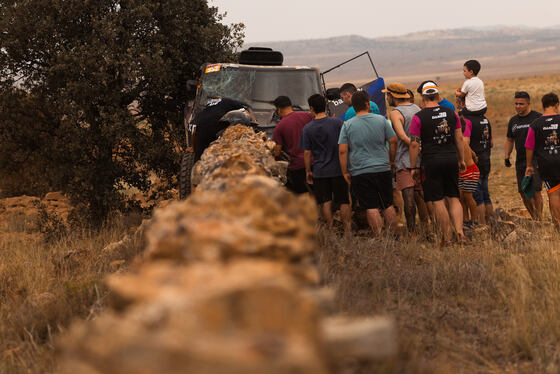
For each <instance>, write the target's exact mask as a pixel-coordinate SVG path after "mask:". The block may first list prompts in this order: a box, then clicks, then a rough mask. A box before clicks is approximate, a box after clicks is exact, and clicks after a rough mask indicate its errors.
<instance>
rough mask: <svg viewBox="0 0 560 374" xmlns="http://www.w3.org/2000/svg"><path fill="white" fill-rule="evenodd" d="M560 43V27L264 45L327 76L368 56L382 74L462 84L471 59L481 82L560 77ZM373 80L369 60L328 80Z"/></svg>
mask: <svg viewBox="0 0 560 374" xmlns="http://www.w3.org/2000/svg"><path fill="white" fill-rule="evenodd" d="M559 44H560V25H559V26H555V27H550V28H546V29H537V28H529V27H522V26H515V27H506V26H498V27H491V28H479V29H449V30H430V31H424V32H417V33H411V34H407V35H401V36H394V37H380V38H366V37H362V36H357V35H348V36H340V37H333V38H324V39H307V40H305V39H304V40H298V41H285V42H270V43H258V45H259V46H267V47H271V48H274V49H275V50H279V51H281V52H282V53H283V54H284V63H285V64H286V65H310V66H318V67H319V68H320V69H321V70H322V71H324V70H326V69H328V68H330V67H332V66H335V65H337V64H339V63H341V62H343V61H345V60H347V59H349V58H352V57H353V56H356V55H358V54H360V53H362V52H365V51H368V52H369V53H370V55H371V57H372V59H373V62H374V64H375V67H376V69H377V71H378V72H379V75H381V76H383V77H385V78H391V79H399V80H402V81H403V82H412V81H419V80H424V78H425V79H438V80H440V81H446V80H461V79H463V77H462V65H463V63H464V62H465V61H466V60H468V59H477V60H479V61H480V62H481V64H482V72H481V77H483V76H485V77H486V78H500V77H515V76H527V75H542V74H548V73H557V72H560V45H559ZM248 46H255V45H254V44H253V45H248ZM372 77H375V74H374V72H373V69H372V68H371V66H370V64H369V61H368V60H367V57H362V58H361V59H357V60H355V61H354V62H352V63H350V64H347V65H345V66H344V67H342V68H340V69H337V70H335V71H333V72H332V73H329V74H327V76H326V78H327V83H330V84H331V85H335V84H338V83H340V82H342V81H345V80H358V81H366V80H371V79H372ZM426 77H427V78H426Z"/></svg>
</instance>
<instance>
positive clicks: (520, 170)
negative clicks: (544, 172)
mask: <svg viewBox="0 0 560 374" xmlns="http://www.w3.org/2000/svg"><path fill="white" fill-rule="evenodd" d="M533 164H534V166H535V174H533V188H534V189H535V191H542V180H541V176H540V175H539V170H538V169H537V164H536V163H533ZM526 169H527V163H526V162H523V163H521V162H520V163H518V164H515V173H516V174H517V191H519V193H523V189H522V188H521V182H522V181H523V177H525V170H526Z"/></svg>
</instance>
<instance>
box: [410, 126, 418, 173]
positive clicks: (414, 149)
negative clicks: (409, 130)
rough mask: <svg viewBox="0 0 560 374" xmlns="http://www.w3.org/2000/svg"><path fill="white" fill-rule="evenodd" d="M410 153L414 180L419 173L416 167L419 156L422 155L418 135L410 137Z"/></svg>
mask: <svg viewBox="0 0 560 374" xmlns="http://www.w3.org/2000/svg"><path fill="white" fill-rule="evenodd" d="M408 150H409V153H410V167H411V169H412V173H411V174H412V177H413V178H414V177H415V176H416V174H417V173H418V170H416V165H417V164H418V156H419V155H420V137H419V136H417V135H411V136H410V145H409V146H408Z"/></svg>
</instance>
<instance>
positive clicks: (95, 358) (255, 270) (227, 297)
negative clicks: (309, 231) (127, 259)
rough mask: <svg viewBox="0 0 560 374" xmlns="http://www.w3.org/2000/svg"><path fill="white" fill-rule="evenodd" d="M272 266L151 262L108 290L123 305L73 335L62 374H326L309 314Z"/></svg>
mask: <svg viewBox="0 0 560 374" xmlns="http://www.w3.org/2000/svg"><path fill="white" fill-rule="evenodd" d="M284 268H285V267H284V266H283V265H282V264H280V263H277V262H276V263H275V262H262V261H239V262H235V263H232V264H228V265H223V264H197V265H189V266H184V265H173V264H170V263H166V262H162V261H160V262H156V263H153V264H147V265H145V266H144V267H143V268H142V269H141V270H140V271H139V272H138V273H137V274H127V275H121V276H118V277H114V278H112V279H111V280H110V281H109V284H110V287H111V289H112V290H113V292H114V293H116V294H117V295H118V296H119V297H122V298H127V299H128V301H129V302H130V304H129V305H128V306H127V307H125V308H124V310H123V309H121V313H120V314H115V313H106V314H104V315H103V316H101V317H100V318H98V319H96V320H94V321H93V322H91V323H80V324H77V325H75V326H74V327H73V328H72V329H71V331H70V333H69V334H68V335H66V336H65V337H64V338H63V342H62V344H63V347H64V349H63V350H62V353H61V354H62V363H63V365H62V372H63V373H74V372H76V370H77V369H78V368H80V369H81V368H84V369H83V370H84V371H83V372H91V373H114V374H120V373H127V374H128V373H166V374H174V373H226V372H227V373H294V372H301V373H326V372H327V369H326V366H325V364H324V362H325V358H324V350H323V345H322V343H321V335H320V334H321V331H320V327H319V319H318V312H317V308H316V305H315V303H314V302H313V300H312V299H310V298H309V297H307V296H306V295H304V294H303V293H301V292H300V291H299V290H298V286H297V282H295V281H294V280H293V279H292V278H291V276H290V275H289V274H287V273H285V272H284Z"/></svg>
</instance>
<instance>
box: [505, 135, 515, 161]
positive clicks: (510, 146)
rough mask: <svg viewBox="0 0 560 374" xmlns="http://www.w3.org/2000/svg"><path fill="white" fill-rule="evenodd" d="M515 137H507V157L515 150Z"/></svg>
mask: <svg viewBox="0 0 560 374" xmlns="http://www.w3.org/2000/svg"><path fill="white" fill-rule="evenodd" d="M513 145H514V142H513V139H512V138H506V158H509V157H510V156H511V152H512V151H513Z"/></svg>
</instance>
